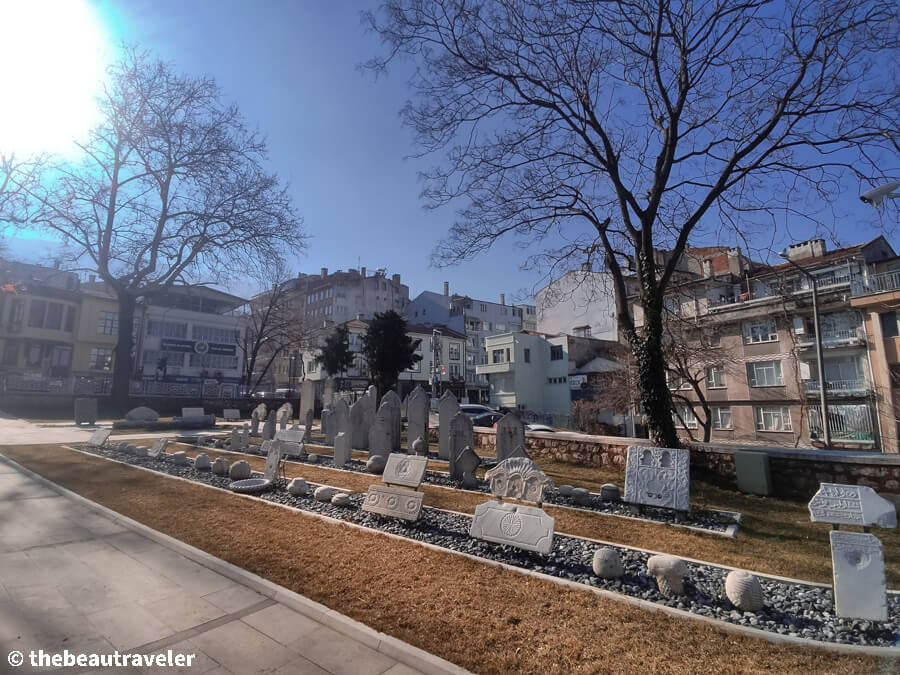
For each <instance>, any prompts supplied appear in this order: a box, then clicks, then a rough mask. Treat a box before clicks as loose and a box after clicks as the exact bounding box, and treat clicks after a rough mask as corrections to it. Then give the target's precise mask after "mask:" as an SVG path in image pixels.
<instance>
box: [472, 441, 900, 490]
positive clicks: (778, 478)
mask: <svg viewBox="0 0 900 675" xmlns="http://www.w3.org/2000/svg"><path fill="white" fill-rule="evenodd" d="M647 443H648V441H647V439H640V438H620V437H618V436H587V435H584V434H574V433H555V434H554V433H544V432H529V433H527V434H526V437H525V444H526V445H527V450H528V454H529V455H531V456H532V457H534V458H535V459H537V458H540V457H548V458H551V459H555V460H558V461H562V462H569V463H571V464H581V465H584V466H607V467H613V468H615V469H618V470H621V471H624V470H625V459H626V455H627V452H628V446H629V445H639V444H647ZM475 444H476V447H477V449H479V450H481V451H482V452H483V453H485V454H494V452H495V447H496V437H495V435H494V432H493V431H492V430H490V431H489V430H476V431H475ZM735 449H740V448H734V447H727V446H701V447H692V448H691V471H692V473H693V474H694V475H700V476H703V477H704V478H707V479H709V480H711V481H712V482H714V483H716V484H719V485H722V486H725V487H734V486H735V482H736V481H735V475H734V451H735ZM744 449H746V450H751V451H754V452H766V453H767V454H768V455H769V467H770V470H771V474H772V484H773V489H774V496H776V497H784V498H788V499H799V500H808V499H809V498H811V497H812V496H813V494H815V492H816V490H817V489H818V487H819V483H846V484H850V485H868V486H869V487H872V488H874V489H875V490H878V491H879V492H885V493H900V456H898V455H882V454H878V453H865V452H852V451H839V450H831V451H826V450H785V449H782V448H759V447H747V448H744Z"/></svg>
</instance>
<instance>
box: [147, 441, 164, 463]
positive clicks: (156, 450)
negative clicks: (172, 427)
mask: <svg viewBox="0 0 900 675" xmlns="http://www.w3.org/2000/svg"><path fill="white" fill-rule="evenodd" d="M167 445H169V439H168V438H157V439H156V440H155V441H153V445H151V446H150V450H148V451H147V456H149V457H152V458H153V459H156V458H157V457H159V456H160V455H161V454H162V453H163V452H165V450H166V446H167Z"/></svg>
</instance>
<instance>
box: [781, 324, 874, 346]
mask: <svg viewBox="0 0 900 675" xmlns="http://www.w3.org/2000/svg"><path fill="white" fill-rule="evenodd" d="M865 337H866V334H865V332H864V331H863V329H862V328H861V327H859V326H854V327H853V328H845V329H842V330H828V331H823V332H822V346H823V347H824V348H825V349H834V348H835V347H858V346H860V345H863V344H865ZM796 341H797V346H798V347H799V348H800V349H813V348H815V346H816V336H815V333H805V334H803V335H797V336H796Z"/></svg>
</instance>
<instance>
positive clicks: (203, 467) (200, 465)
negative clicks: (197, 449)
mask: <svg viewBox="0 0 900 675" xmlns="http://www.w3.org/2000/svg"><path fill="white" fill-rule="evenodd" d="M194 468H195V469H197V471H209V470H210V469H212V462H210V461H209V455H207V454H206V453H205V452H201V453H200V454H199V455H197V456H196V457H194Z"/></svg>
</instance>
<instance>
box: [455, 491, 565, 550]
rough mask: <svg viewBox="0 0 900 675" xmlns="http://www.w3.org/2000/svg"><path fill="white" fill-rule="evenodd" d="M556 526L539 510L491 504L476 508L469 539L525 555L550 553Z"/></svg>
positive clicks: (534, 507) (552, 520) (529, 507)
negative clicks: (521, 552) (531, 552)
mask: <svg viewBox="0 0 900 675" xmlns="http://www.w3.org/2000/svg"><path fill="white" fill-rule="evenodd" d="M555 526H556V522H555V521H554V519H553V518H552V517H551V516H549V515H547V513H546V512H545V511H544V510H543V509H541V508H538V507H536V506H517V505H515V504H499V503H497V502H494V501H490V502H484V503H483V504H479V505H478V506H477V507H475V516H474V518H472V524H471V525H470V527H469V536H470V537H475V538H476V539H484V540H485V541H492V542H494V543H496V544H507V545H509V546H515V547H516V548H521V549H525V550H526V551H537V552H538V553H549V552H550V550H551V549H552V548H553V530H554V528H555Z"/></svg>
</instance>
